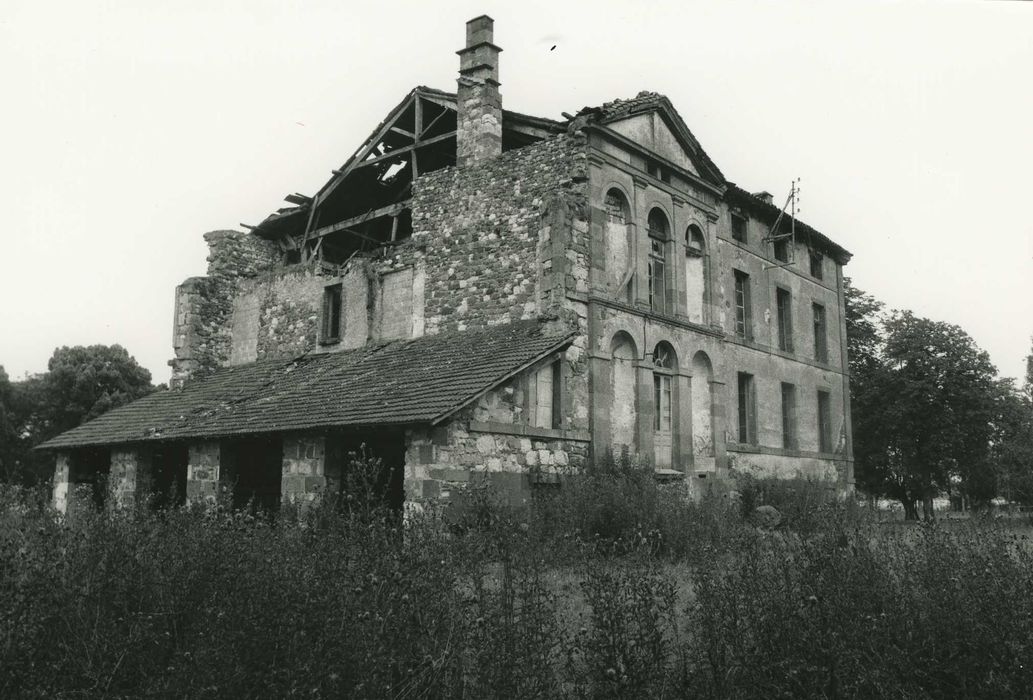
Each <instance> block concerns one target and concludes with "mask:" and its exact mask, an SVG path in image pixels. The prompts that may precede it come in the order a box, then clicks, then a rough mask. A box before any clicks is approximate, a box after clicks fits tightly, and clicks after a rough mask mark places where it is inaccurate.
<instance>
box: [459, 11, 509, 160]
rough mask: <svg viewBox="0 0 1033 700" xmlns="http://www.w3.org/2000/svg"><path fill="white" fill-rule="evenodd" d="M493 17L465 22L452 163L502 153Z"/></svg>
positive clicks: (499, 97) (500, 111)
mask: <svg viewBox="0 0 1033 700" xmlns="http://www.w3.org/2000/svg"><path fill="white" fill-rule="evenodd" d="M494 25H495V20H493V19H492V18H491V17H489V16H488V15H481V16H480V17H475V18H474V19H472V20H470V21H469V22H467V23H466V48H465V49H462V50H461V51H457V52H456V53H458V54H459V81H458V82H459V89H458V90H457V91H456V92H457V95H456V108H457V110H458V124H457V133H456V163H457V164H458V165H459V167H461V168H462V167H466V166H468V165H473V164H475V163H479V162H481V161H485V160H488V159H489V158H494V157H495V156H497V155H499V154H500V153H502V95H501V94H500V93H499V52H501V51H502V49H500V48H499V47H498V46H495V44H493V43H492V39H493V38H494Z"/></svg>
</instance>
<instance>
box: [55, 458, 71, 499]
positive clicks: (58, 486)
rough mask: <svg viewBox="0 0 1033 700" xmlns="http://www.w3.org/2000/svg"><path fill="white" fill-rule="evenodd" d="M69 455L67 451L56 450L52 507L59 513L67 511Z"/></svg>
mask: <svg viewBox="0 0 1033 700" xmlns="http://www.w3.org/2000/svg"><path fill="white" fill-rule="evenodd" d="M71 487H72V483H71V456H70V455H69V454H68V453H67V452H58V453H57V457H56V462H55V465H54V496H53V501H52V503H53V505H54V509H55V510H57V511H58V512H59V513H67V512H68V498H69V495H70V494H69V491H70V490H71Z"/></svg>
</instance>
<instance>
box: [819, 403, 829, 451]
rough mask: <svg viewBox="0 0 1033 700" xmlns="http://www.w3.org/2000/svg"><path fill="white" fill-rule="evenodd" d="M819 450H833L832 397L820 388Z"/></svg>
mask: <svg viewBox="0 0 1033 700" xmlns="http://www.w3.org/2000/svg"><path fill="white" fill-rule="evenodd" d="M818 451H819V452H831V451H832V397H831V396H830V395H829V392H827V391H823V390H821V389H819V390H818Z"/></svg>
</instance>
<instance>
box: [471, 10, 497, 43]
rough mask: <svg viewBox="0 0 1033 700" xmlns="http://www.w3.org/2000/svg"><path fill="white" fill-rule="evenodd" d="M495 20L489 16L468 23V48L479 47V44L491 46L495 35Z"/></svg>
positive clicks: (475, 18) (482, 16)
mask: <svg viewBox="0 0 1033 700" xmlns="http://www.w3.org/2000/svg"><path fill="white" fill-rule="evenodd" d="M494 28H495V20H493V19H492V18H491V17H489V16H488V15H481V16H480V17H474V18H473V19H472V20H470V21H469V22H467V23H466V46H467V48H469V47H471V46H477V45H478V44H484V43H487V44H490V43H491V42H492V40H493V38H494V34H495V29H494Z"/></svg>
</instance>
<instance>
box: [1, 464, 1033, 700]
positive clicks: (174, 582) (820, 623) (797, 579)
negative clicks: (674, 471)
mask: <svg viewBox="0 0 1033 700" xmlns="http://www.w3.org/2000/svg"><path fill="white" fill-rule="evenodd" d="M741 493H742V498H741V499H739V500H733V499H730V498H728V497H726V496H723V495H721V494H715V495H713V496H712V497H709V498H704V499H703V500H702V501H700V502H697V503H693V502H690V501H688V500H686V499H685V498H683V497H682V494H681V493H679V492H678V491H677V490H676V489H672V488H670V487H660V486H657V484H656V483H655V482H654V481H653V480H652V478H651V475H649V474H644V473H640V472H637V471H636V470H633V469H610V470H603V471H601V472H600V473H598V474H596V475H595V476H592V477H589V478H585V479H582V480H580V481H578V482H576V483H571V484H568V485H565V486H564V487H562V488H561V489H557V490H555V491H552V492H549V493H544V494H539V495H538V496H537V497H536V500H535V503H534V505H533V506H532V507H531V508H530V509H526V510H523V511H519V512H517V511H513V510H508V509H505V508H502V507H500V506H498V505H497V504H496V502H495V499H494V498H493V496H492V494H491V493H490V491H486V490H483V489H473V490H471V491H470V492H467V493H466V494H465V495H463V496H462V498H461V499H460V500H459V501H458V502H457V503H456V504H454V505H453V506H451V507H450V508H449V509H448V510H447V511H444V512H428V513H426V514H424V515H422V516H420V517H419V518H418V519H415V520H414V521H412V522H410V523H408V524H407V525H406V526H405V527H403V526H402V525H401V524H400V523H399V522H398V521H397V520H396V519H393V518H391V517H385V515H384V514H383V513H381V512H379V511H377V510H375V509H370V508H366V507H358V506H357V505H356V504H357V502H356V501H354V500H352V501H348V502H347V503H345V504H343V505H341V504H337V505H336V506H332V505H331V504H327V505H326V506H324V507H322V508H317V509H314V510H311V511H309V512H307V513H305V514H304V515H302V514H300V513H297V512H293V511H290V510H289V509H288V510H284V511H282V512H281V513H280V515H279V516H278V517H277V518H276V519H275V520H270V519H264V518H254V517H251V516H249V515H245V514H242V513H233V512H229V511H226V510H220V511H205V510H201V509H181V510H177V511H169V512H160V513H151V512H147V511H143V510H142V511H140V512H133V513H121V514H117V515H111V514H107V515H105V514H83V515H82V516H80V517H79V518H77V519H76V520H75V521H73V522H62V521H59V520H57V519H55V518H54V517H53V515H52V514H51V513H50V512H48V511H47V510H46V508H45V507H43V506H42V505H41V504H40V503H39V502H38V501H36V500H34V499H33V497H32V495H31V494H25V493H22V492H17V491H13V490H7V491H4V492H3V494H2V496H0V513H2V515H0V697H5V698H7V697H169V696H172V697H213V698H215V697H219V698H222V697H290V696H299V697H309V698H312V697H331V696H333V697H338V696H344V697H369V698H487V697H505V698H532V697H537V698H551V697H557V698H558V697H584V698H643V697H714V698H755V697H765V698H767V697H775V698H778V697H785V698H797V697H828V698H838V697H842V698H847V697H880V698H882V697H891V698H955V697H985V698H991V697H993V698H1000V697H1030V688H1033V548H1031V547H1030V544H1031V539H1030V538H1031V531H1030V529H1029V528H1028V527H1027V526H1025V525H1023V524H1022V523H1021V522H1019V521H1016V520H1015V519H1010V520H1007V521H1001V520H994V519H984V518H970V519H968V520H966V521H965V522H959V521H952V522H949V523H944V524H937V525H902V524H884V523H882V522H880V521H879V519H878V517H877V516H876V515H874V514H872V513H870V512H868V511H866V510H864V509H862V508H859V507H856V506H855V505H854V504H852V503H850V502H842V501H840V500H838V499H837V498H836V497H835V496H834V494H833V493H832V492H830V491H829V490H828V489H827V488H826V487H825V485H823V484H814V483H808V482H789V483H787V482H752V483H750V484H747V485H746V488H744V489H743V490H742V492H741ZM358 503H360V505H361V502H358ZM759 503H768V504H772V505H775V506H776V507H777V508H778V509H779V510H780V512H781V513H782V515H783V522H782V523H781V524H780V525H779V526H778V527H777V528H775V529H761V528H758V527H755V526H754V525H753V524H751V522H750V519H749V517H748V515H749V513H750V512H751V509H752V508H753V507H754V506H755V505H757V504H759ZM744 515H746V516H747V517H744Z"/></svg>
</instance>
